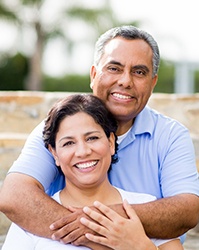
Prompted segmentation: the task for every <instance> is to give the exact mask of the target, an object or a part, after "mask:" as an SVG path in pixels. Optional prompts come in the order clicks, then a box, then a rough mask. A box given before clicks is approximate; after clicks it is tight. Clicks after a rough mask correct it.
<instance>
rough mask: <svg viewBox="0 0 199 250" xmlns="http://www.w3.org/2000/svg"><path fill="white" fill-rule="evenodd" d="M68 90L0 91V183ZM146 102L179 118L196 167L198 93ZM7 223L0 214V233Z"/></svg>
mask: <svg viewBox="0 0 199 250" xmlns="http://www.w3.org/2000/svg"><path fill="white" fill-rule="evenodd" d="M69 94H71V93H63V92H61V93H60V92H16V91H15V92H7V91H5V92H4V91H2V92H0V185H1V184H2V182H3V179H4V178H5V175H6V173H7V170H8V169H9V167H10V166H11V164H12V162H13V161H14V160H15V159H16V158H17V157H18V155H19V153H20V151H21V149H22V146H23V145H24V142H25V140H26V138H27V136H28V134H29V133H30V132H31V130H32V129H33V128H34V127H35V126H36V125H37V124H38V123H39V122H40V121H42V120H43V118H44V117H45V116H46V113H47V112H48V110H49V108H50V107H51V105H52V104H53V103H54V102H55V101H56V100H57V99H60V98H62V97H64V96H66V95H69ZM149 105H150V106H151V107H152V108H155V109H156V110H158V111H160V112H161V113H163V114H165V115H167V116H170V117H172V118H175V119H176V120H178V121H180V122H181V123H183V124H184V125H185V126H186V127H187V128H188V129H189V130H190V133H191V136H192V139H193V142H194V146H195V151H196V163H197V167H198V170H199V94H193V95H176V94H153V95H152V97H151V99H150V101H149ZM9 223H10V222H9V220H8V219H7V218H6V217H5V216H3V215H2V214H0V234H4V233H5V232H6V230H7V228H8V225H9Z"/></svg>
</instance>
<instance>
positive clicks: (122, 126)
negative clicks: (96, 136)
mask: <svg viewBox="0 0 199 250" xmlns="http://www.w3.org/2000/svg"><path fill="white" fill-rule="evenodd" d="M133 122H134V120H133V121H132V120H130V121H118V129H117V133H116V134H117V136H120V135H123V134H125V133H126V132H127V131H128V130H129V129H130V128H131V127H132V126H133Z"/></svg>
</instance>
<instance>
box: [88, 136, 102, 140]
mask: <svg viewBox="0 0 199 250" xmlns="http://www.w3.org/2000/svg"><path fill="white" fill-rule="evenodd" d="M97 139H99V137H98V136H91V137H89V138H88V139H87V141H95V140H97Z"/></svg>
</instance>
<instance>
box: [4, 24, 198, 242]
mask: <svg viewBox="0 0 199 250" xmlns="http://www.w3.org/2000/svg"><path fill="white" fill-rule="evenodd" d="M159 60H160V58H159V50H158V46H157V43H156V42H155V41H154V39H153V38H152V37H151V36H150V35H149V34H148V33H146V32H144V31H142V30H139V29H137V28H135V27H133V26H123V27H118V28H114V29H111V30H109V31H107V32H106V33H105V34H103V35H102V36H101V37H100V38H99V40H98V41H97V44H96V49H95V58H94V65H93V66H92V67H91V72H90V76H91V88H92V89H93V94H94V95H97V96H98V97H100V98H101V99H102V100H103V101H104V102H105V103H106V106H107V107H108V109H109V110H110V111H111V112H112V113H113V114H114V116H115V117H116V119H117V121H118V130H117V135H118V143H119V150H118V157H119V161H118V163H116V164H114V165H113V166H112V168H111V171H110V174H109V178H110V181H111V183H112V184H113V185H115V186H117V187H121V188H123V189H126V190H128V191H135V192H145V193H149V194H152V195H155V196H156V197H157V198H158V199H159V198H164V199H159V200H157V201H154V202H150V203H147V204H144V205H133V208H134V209H135V211H136V212H137V214H138V216H139V217H140V219H141V221H142V223H143V225H144V228H145V230H146V232H147V234H148V235H149V236H150V237H156V238H172V237H176V236H179V235H181V234H183V233H185V232H186V231H187V230H189V229H190V228H192V227H194V226H195V225H196V224H197V222H198V217H199V197H198V196H199V180H198V173H197V170H196V166H195V155H194V149H193V145H192V141H191V138H190V136H189V133H188V130H187V129H186V128H185V127H184V126H182V125H181V124H179V123H178V122H176V121H174V120H172V119H170V118H167V117H164V116H162V115H161V114H158V113H157V112H155V111H153V110H151V109H149V108H148V107H146V104H147V102H148V99H149V97H150V95H151V93H152V91H153V89H154V87H155V85H156V83H157V79H158V76H157V72H158V66H159ZM42 129H43V123H42V124H40V125H39V126H38V127H37V128H36V129H35V130H34V131H33V132H32V134H31V135H30V137H29V139H28V140H27V142H26V145H25V147H24V149H23V151H22V154H21V155H20V156H19V158H18V160H17V161H16V162H15V163H14V165H13V167H12V168H11V170H10V173H9V174H8V175H7V177H6V179H5V182H4V185H3V187H2V190H1V194H0V209H1V211H2V212H4V213H5V214H6V215H7V216H8V217H9V218H10V219H11V220H12V221H14V222H15V223H17V224H19V225H20V226H21V227H23V228H25V229H26V230H28V231H30V232H32V233H34V234H38V235H41V236H45V237H51V236H52V232H54V233H53V236H52V237H53V238H54V239H57V240H59V239H60V238H61V239H62V241H63V242H75V244H86V243H84V240H85V238H84V236H82V235H84V234H85V232H86V230H87V229H86V228H85V227H83V225H81V224H80V223H79V218H80V217H82V210H77V211H76V212H74V213H72V214H69V211H68V210H67V209H66V208H64V207H62V206H61V205H59V204H57V203H56V202H55V201H54V200H52V199H51V198H49V196H48V195H46V194H45V193H44V190H45V191H46V192H48V193H49V194H52V193H54V192H55V191H57V190H59V189H61V187H62V186H63V185H64V183H63V176H61V174H60V173H59V172H58V169H57V168H56V166H55V163H54V160H53V157H52V155H51V154H50V153H49V152H48V150H47V149H45V147H44V145H43V141H42ZM112 207H113V208H114V209H115V210H116V211H118V212H119V213H120V214H121V213H122V206H119V205H118V206H112ZM59 219H60V220H59ZM57 220H59V221H57ZM55 221H57V222H55ZM53 222H55V223H54V224H52V223H53ZM50 225H51V226H50ZM63 225H67V226H63ZM49 226H50V229H49ZM59 228H60V229H59ZM57 229H59V230H57ZM52 230H54V231H52Z"/></svg>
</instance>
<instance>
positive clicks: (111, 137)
mask: <svg viewBox="0 0 199 250" xmlns="http://www.w3.org/2000/svg"><path fill="white" fill-rule="evenodd" d="M109 143H110V150H111V155H114V154H115V135H114V133H113V132H111V133H110V137H109Z"/></svg>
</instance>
